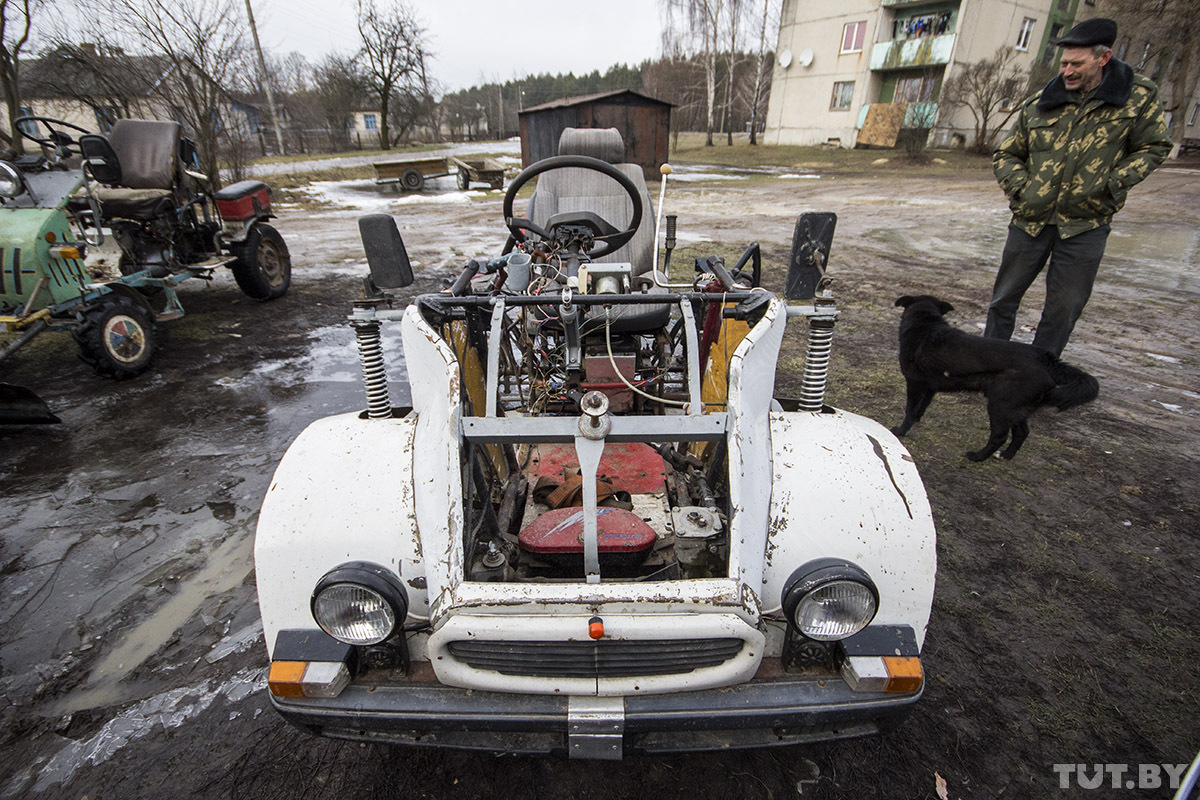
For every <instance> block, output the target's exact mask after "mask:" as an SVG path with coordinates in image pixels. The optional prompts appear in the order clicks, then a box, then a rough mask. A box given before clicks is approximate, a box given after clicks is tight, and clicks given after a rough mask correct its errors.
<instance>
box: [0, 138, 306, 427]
mask: <svg viewBox="0 0 1200 800" xmlns="http://www.w3.org/2000/svg"><path fill="white" fill-rule="evenodd" d="M16 122H17V127H18V129H19V130H20V131H21V133H22V135H23V136H24V137H25V138H27V139H29V140H31V141H33V142H35V143H37V144H38V145H40V152H38V153H36V154H32V155H17V154H16V153H13V152H12V151H6V152H3V153H0V326H2V330H3V331H7V332H8V333H10V334H15V337H14V336H5V337H3V338H2V339H0V362H3V361H4V360H5V359H7V358H8V357H10V356H11V355H12V354H13V353H15V352H16V351H17V350H19V349H20V348H21V347H23V346H24V345H25V344H27V343H28V342H30V341H31V340H32V339H33V338H34V337H36V336H37V335H38V334H40V333H42V332H44V331H64V332H69V333H70V334H71V335H72V336H73V337H74V338H75V341H76V343H77V344H78V345H79V356H80V358H81V359H82V360H83V361H84V362H86V363H87V364H89V365H90V366H91V367H92V368H93V369H94V370H95V371H96V373H97V374H99V375H103V376H106V377H109V378H113V379H116V380H122V379H125V378H131V377H133V376H135V375H138V374H140V373H141V372H143V371H145V370H146V369H147V368H148V367H149V366H150V363H151V361H152V360H153V358H154V354H155V351H156V349H157V347H158V333H157V323H159V322H163V321H166V320H170V319H175V318H177V317H180V316H182V315H183V307H182V305H181V304H180V302H179V296H178V294H177V292H176V287H178V286H179V285H180V284H181V283H183V282H184V281H187V280H192V279H200V280H209V279H211V277H212V273H213V271H214V270H215V269H218V268H220V267H228V268H229V269H230V270H231V271H232V273H233V276H234V279H235V280H236V281H237V284H238V286H239V287H240V288H241V290H242V291H243V292H245V294H247V295H248V296H250V297H252V298H254V299H256V300H272V299H274V298H277V297H281V296H282V295H283V294H284V293H286V292H287V290H288V286H289V285H290V283H291V259H290V256H289V254H288V249H287V245H286V244H285V243H284V241H283V238H282V237H281V236H280V235H279V233H278V232H277V231H276V230H275V229H274V228H273V227H271V226H270V225H268V224H267V220H268V219H271V218H272V217H273V216H274V215H273V214H271V201H270V189H269V188H268V187H267V186H266V184H263V183H261V182H259V181H241V182H240V183H235V184H233V185H231V186H228V187H226V188H224V189H221V190H219V191H215V192H214V191H210V190H209V188H208V186H207V181H206V178H205V176H204V175H202V174H201V173H199V172H198V171H196V169H195V165H196V154H195V147H194V145H193V143H192V142H191V141H190V140H189V139H187V138H185V137H184V136H183V135H182V131H181V128H180V125H179V123H177V122H160V121H150V120H119V121H117V123H116V124H115V125H114V126H113V128H112V131H111V132H110V133H109V134H108V136H99V135H96V134H93V133H89V132H87V131H85V130H83V129H82V128H79V127H77V126H75V125H72V124H71V123H68V122H64V121H62V120H57V119H51V118H48V117H21V118H19V119H18V120H16ZM68 131H72V132H74V134H78V135H77V136H76V135H73V134H72V133H68ZM106 233H107V234H108V235H109V236H111V237H112V239H113V240H114V241H115V243H116V245H117V247H118V249H119V258H118V260H117V264H116V269H115V270H112V271H110V272H109V273H108V274H102V273H98V272H94V271H93V270H91V269H89V267H88V265H87V263H86V261H85V259H86V258H87V253H88V248H89V247H91V248H95V247H99V246H100V245H102V244H103V243H104V238H105V234H106ZM58 421H59V420H58V418H57V417H56V416H55V415H54V414H52V413H51V412H50V410H49V408H47V406H46V404H45V403H44V402H43V401H42V400H41V399H40V398H38V396H37V395H36V394H34V393H33V392H32V391H30V390H28V389H25V388H23V387H18V386H12V385H10V384H7V383H3V382H0V424H4V423H9V424H29V423H40V422H58Z"/></svg>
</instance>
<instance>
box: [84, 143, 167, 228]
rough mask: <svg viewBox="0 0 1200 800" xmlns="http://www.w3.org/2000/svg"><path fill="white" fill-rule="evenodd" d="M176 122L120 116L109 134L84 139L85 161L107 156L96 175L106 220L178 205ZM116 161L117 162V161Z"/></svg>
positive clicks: (155, 212)
mask: <svg viewBox="0 0 1200 800" xmlns="http://www.w3.org/2000/svg"><path fill="white" fill-rule="evenodd" d="M180 135H181V130H180V125H179V123H178V122H170V121H168V122H160V121H157V120H145V119H119V120H117V121H116V123H115V124H114V125H113V128H112V132H111V133H109V135H108V137H107V138H106V137H102V136H94V135H91V134H89V135H87V136H83V137H80V147H81V149H82V150H83V153H84V157H85V159H89V160H90V159H104V161H105V163H104V168H103V169H101V168H99V167H96V168H94V170H93V173H94V175H95V177H96V178H97V180H99V181H101V182H102V184H103V185H101V186H100V187H99V188H98V189H97V190H96V198H97V199H98V200H99V201H100V210H101V213H102V214H103V216H104V217H105V219H112V218H120V219H136V220H148V219H153V218H154V217H156V216H159V215H160V214H162V213H163V211H164V208H170V207H171V206H172V205H173V204H174V200H175V194H176V190H177V189H178V186H179V176H180V174H181V164H180V161H179V140H180ZM114 162H115V163H114Z"/></svg>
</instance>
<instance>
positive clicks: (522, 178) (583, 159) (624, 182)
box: [504, 156, 642, 258]
mask: <svg viewBox="0 0 1200 800" xmlns="http://www.w3.org/2000/svg"><path fill="white" fill-rule="evenodd" d="M567 167H578V168H580V169H587V170H591V171H592V172H599V173H600V174H601V175H607V176H608V177H610V178H612V179H613V180H614V181H616V182H617V183H618V184H619V185H620V187H621V188H622V189H624V190H625V194H627V195H628V196H629V200H630V202H631V203H633V216H632V217H631V218H630V220H629V227H627V228H626V229H625V230H619V231H615V232H614V233H598V234H597V235H596V236H594V237H593V240H594V241H596V242H602V244H601V245H600V246H599V248H598V249H593V250H591V251H590V252H589V253H588V255H590V256H591V257H592V258H596V257H599V256H604V255H608V254H609V253H611V252H613V251H614V250H618V249H620V248H621V247H622V246H623V245H624V244H626V243H627V242H628V241H629V240H630V239H632V238H633V236H634V234H635V233H637V230H638V226H639V225H641V223H642V196H641V193H640V192H639V191H638V188H637V186H635V185H634V183H633V181H631V180H630V179H629V176H628V175H626V174H625V173H624V172H621V170H619V169H617V168H616V167H615V166H613V165H612V164H610V163H608V162H607V161H601V160H600V159H598V158H592V157H591V156H554V157H553V158H546V159H543V160H541V161H539V162H537V163H536V164H531V165H530V166H529V167H527V168H525V169H523V170H521V173H520V174H519V175H517V177H515V178H513V182H512V184H511V185H510V186H509V187H508V191H507V192H506V193H505V195H504V224H505V226H507V227H508V230H509V233H511V234H512V236H513V239H515V240H516V241H518V242H523V241H525V231H530V232H532V233H536V234H537V235H538V236H540V237H542V238H543V239H546V240H550V239H553V238H554V237H553V236H552V235H551V234H550V233H548V232H547V231H544V230H542V229H541V228H540V227H538V226H537V225H535V224H534V223H533V222H532V221H531V220H528V219H524V218H522V217H513V200H515V199H516V197H517V192H519V191H520V190H521V187H522V186H524V185H525V184H527V183H529V181H530V180H532V179H533V178H536V177H537V176H538V175H541V174H542V173H543V172H549V171H551V170H555V169H564V168H567ZM555 216H556V217H559V219H558V220H557V221H556V225H557V224H569V222H570V221H571V220H566V219H562V215H558V214H556V215H555ZM588 216H590V217H592V218H593V219H597V220H599V221H600V222H603V223H605V224H606V225H608V228H609V229H614V228H615V227H616V226H615V225H612V224H611V223H608V222H607V220H603V219H601V218H599V217H597V216H596V215H595V214H588ZM576 222H580V223H583V224H584V225H585V226H586V227H589V228H591V229H592V230H593V231H597V230H599V226H597V225H595V224H590V223H589V221H588V220H584V219H580V220H576ZM556 225H552V226H550V227H551V228H554V227H556Z"/></svg>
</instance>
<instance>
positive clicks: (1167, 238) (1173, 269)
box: [1100, 217, 1200, 295]
mask: <svg viewBox="0 0 1200 800" xmlns="http://www.w3.org/2000/svg"><path fill="white" fill-rule="evenodd" d="M1198 261H1200V231H1197V230H1195V229H1192V228H1189V227H1188V226H1185V225H1158V224H1155V223H1139V224H1138V225H1125V226H1122V225H1121V220H1120V217H1118V218H1117V221H1116V223H1115V224H1114V226H1113V231H1112V233H1111V234H1109V236H1108V243H1107V244H1106V246H1105V250H1104V262H1103V264H1102V265H1101V267H1100V269H1101V271H1102V272H1104V273H1105V274H1106V275H1108V276H1109V277H1113V276H1119V277H1120V278H1122V279H1124V280H1125V281H1126V282H1128V283H1130V284H1133V285H1134V286H1143V287H1146V288H1153V289H1156V290H1167V291H1172V290H1173V291H1175V292H1186V293H1188V294H1191V295H1200V272H1198V271H1197V269H1196V267H1197V266H1198V264H1197V262H1198Z"/></svg>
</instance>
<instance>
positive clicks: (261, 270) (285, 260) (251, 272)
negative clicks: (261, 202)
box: [229, 223, 292, 300]
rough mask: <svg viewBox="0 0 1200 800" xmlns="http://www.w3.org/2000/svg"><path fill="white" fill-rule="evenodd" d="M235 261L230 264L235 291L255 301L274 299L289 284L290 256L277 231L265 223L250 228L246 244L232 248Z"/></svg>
mask: <svg viewBox="0 0 1200 800" xmlns="http://www.w3.org/2000/svg"><path fill="white" fill-rule="evenodd" d="M232 252H233V254H234V255H235V256H237V260H236V261H234V262H233V263H232V264H230V266H229V268H230V269H231V270H232V271H233V278H234V280H236V281H237V285H238V288H239V289H241V290H242V291H243V292H245V293H246V295H247V296H249V297H253V298H254V299H255V300H274V299H275V298H277V297H283V296H284V295H285V294H287V290H288V287H289V286H291V285H292V257H291V256H290V255H288V249H287V245H286V244H284V242H283V237H282V236H280V235H279V231H277V230H275V229H274V228H272V227H271V226H270V225H267V224H265V223H259V224H257V225H255V226H254V227H253V228H251V229H250V234H249V235H248V236H247V237H246V241H245V242H242V243H241V244H240V245H235V246H234V248H233V250H232Z"/></svg>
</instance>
